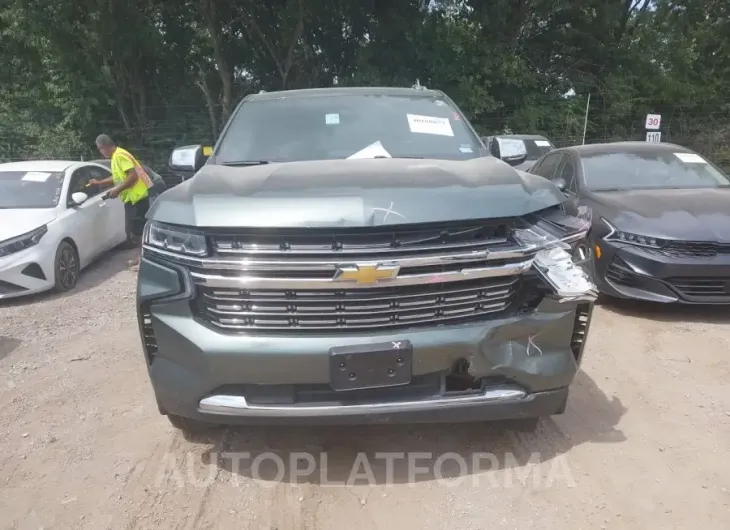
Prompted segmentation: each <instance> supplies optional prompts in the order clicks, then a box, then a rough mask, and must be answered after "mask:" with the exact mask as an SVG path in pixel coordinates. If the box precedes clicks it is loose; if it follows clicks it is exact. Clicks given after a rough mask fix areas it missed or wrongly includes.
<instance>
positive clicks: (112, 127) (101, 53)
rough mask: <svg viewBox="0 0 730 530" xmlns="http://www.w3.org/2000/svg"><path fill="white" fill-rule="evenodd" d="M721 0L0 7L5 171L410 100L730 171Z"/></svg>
mask: <svg viewBox="0 0 730 530" xmlns="http://www.w3.org/2000/svg"><path fill="white" fill-rule="evenodd" d="M728 35H730V3H728V2H727V0H584V1H582V2H575V1H572V0H490V1H485V0H439V1H430V0H368V1H362V0H360V1H356V0H318V1H315V0H272V1H270V2H257V1H255V0H179V1H176V2H170V1H165V0H123V1H122V0H120V1H114V2H110V1H109V0H6V1H5V2H3V3H2V4H0V49H1V50H2V53H3V63H4V64H3V68H2V69H0V160H5V159H13V158H23V157H72V158H78V157H79V156H84V157H90V156H95V153H94V150H93V138H94V137H95V136H96V134H98V133H99V132H107V133H109V134H112V135H114V136H115V137H117V138H118V139H119V141H120V142H123V143H124V144H126V145H129V146H130V147H134V148H135V149H137V150H138V151H140V152H141V153H142V156H144V157H146V158H147V159H148V160H149V161H150V162H151V163H152V162H154V163H157V164H160V165H164V163H165V161H166V158H167V155H168V154H169V150H170V149H171V148H172V147H173V146H174V145H176V144H177V145H180V144H183V143H190V142H206V143H211V142H214V141H215V139H216V137H217V134H218V133H219V131H220V129H221V127H222V125H223V123H224V121H225V119H226V118H227V116H228V115H229V113H230V112H231V111H232V110H233V108H234V107H235V105H236V103H237V102H238V101H239V100H240V99H241V98H242V97H243V96H245V95H246V94H248V93H250V92H252V91H258V90H261V89H265V90H279V89H282V88H287V89H291V88H302V87H315V86H316V87H319V86H332V85H336V84H339V85H399V86H410V85H411V84H413V83H414V82H415V81H416V79H418V80H420V82H421V83H422V84H424V85H426V86H428V87H430V88H438V89H441V90H443V91H444V92H446V93H447V94H448V95H449V96H450V97H452V98H453V99H454V100H455V101H456V102H457V103H458V104H459V105H460V106H461V107H462V109H463V110H464V111H465V112H466V113H467V114H468V115H469V117H470V119H471V120H472V121H473V123H474V125H475V127H476V128H477V129H478V130H479V131H480V132H481V133H482V134H490V133H495V132H500V131H504V130H512V131H514V132H518V131H519V132H540V133H543V134H547V135H549V136H550V137H551V138H552V139H553V140H554V141H555V142H556V143H558V144H561V145H569V144H573V143H579V142H580V141H582V137H583V124H584V113H585V106H586V102H587V97H588V95H589V94H590V96H591V109H590V113H589V120H588V127H587V135H586V140H587V141H589V142H591V141H604V140H619V139H640V138H641V136H642V133H643V121H642V120H643V116H644V115H645V114H646V113H647V112H661V113H662V114H663V116H664V126H663V130H664V139H666V140H667V141H673V142H677V143H684V144H687V145H689V146H691V147H693V148H696V149H698V150H701V151H703V152H704V153H706V154H708V155H709V156H711V157H713V158H714V159H715V160H717V161H718V162H719V163H721V164H723V165H725V167H728V166H730V126H729V125H728V116H729V115H730V83H728V80H730V43H729V42H730V41H728V39H727V36H728Z"/></svg>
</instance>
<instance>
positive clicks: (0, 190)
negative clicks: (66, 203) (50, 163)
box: [0, 170, 64, 209]
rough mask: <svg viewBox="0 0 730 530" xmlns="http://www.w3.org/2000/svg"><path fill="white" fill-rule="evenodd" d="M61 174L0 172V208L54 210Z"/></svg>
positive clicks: (59, 191)
mask: <svg viewBox="0 0 730 530" xmlns="http://www.w3.org/2000/svg"><path fill="white" fill-rule="evenodd" d="M63 175H64V174H63V173H52V172H45V171H2V170H0V208H3V209H11V208H13V209H14V208H55V207H56V206H57V205H58V200H59V199H60V197H61V189H62V187H63Z"/></svg>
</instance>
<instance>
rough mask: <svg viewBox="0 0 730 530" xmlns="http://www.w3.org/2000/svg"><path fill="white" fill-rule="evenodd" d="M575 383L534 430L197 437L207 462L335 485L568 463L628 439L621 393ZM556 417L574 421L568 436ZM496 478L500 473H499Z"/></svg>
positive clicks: (484, 427)
mask: <svg viewBox="0 0 730 530" xmlns="http://www.w3.org/2000/svg"><path fill="white" fill-rule="evenodd" d="M571 388H572V389H571V394H570V398H569V404H568V409H567V411H566V413H565V414H564V415H562V416H558V417H553V418H546V419H542V420H541V421H540V423H539V425H538V428H537V430H536V431H535V432H530V433H525V432H519V431H514V430H511V429H510V428H509V427H508V424H506V423H498V422H494V423H456V424H433V425H393V426H372V427H351V426H350V427H306V428H305V427H301V428H299V427H254V428H245V429H241V428H225V429H223V428H221V429H216V430H214V431H212V432H211V433H209V435H208V436H206V437H200V438H198V439H196V440H191V441H197V442H199V443H205V444H212V447H211V446H209V447H208V448H207V449H206V450H205V451H204V453H203V455H202V460H203V463H204V464H210V465H217V466H219V467H220V468H221V469H223V470H226V471H228V472H231V473H234V474H235V475H239V476H244V477H249V478H253V479H255V480H260V481H274V482H281V481H284V482H291V483H313V484H319V485H334V486H337V485H340V486H341V485H360V484H370V485H372V484H404V483H414V482H425V481H431V480H445V479H446V480H448V479H457V478H461V477H466V476H473V475H476V474H484V473H485V472H487V475H489V473H488V472H490V471H491V472H494V471H499V470H513V469H514V470H520V471H521V473H522V474H524V473H525V472H526V471H527V472H529V471H530V470H531V469H533V471H534V469H535V468H532V467H529V466H528V464H535V463H541V462H548V463H549V464H548V466H547V467H550V466H551V465H552V464H553V463H554V464H557V465H558V467H559V468H560V467H561V466H562V468H561V469H563V470H565V469H566V466H567V469H568V470H569V467H570V462H569V459H567V458H563V456H564V455H566V453H567V452H568V451H569V450H570V449H571V448H572V447H574V446H576V445H580V444H583V443H587V442H590V443H620V442H622V441H624V440H625V439H626V438H625V437H624V435H623V433H622V432H621V431H620V430H618V429H617V424H618V422H619V420H620V418H621V417H622V416H623V414H624V413H625V412H626V408H625V407H624V406H623V405H622V404H621V401H620V400H619V399H617V398H613V399H610V400H609V399H608V397H607V396H606V395H605V394H604V393H603V392H602V391H601V390H600V389H599V388H598V386H597V385H596V384H595V382H594V381H593V380H592V379H591V377H590V376H589V375H588V374H586V373H584V372H579V374H578V376H577V377H576V380H575V382H574V386H573V387H571ZM573 404H579V407H577V408H576V407H574V406H573ZM554 418H557V419H558V421H559V423H560V424H563V425H569V426H570V429H569V431H570V434H569V435H568V434H567V433H566V432H565V431H564V430H563V429H561V427H560V426H559V425H558V423H557V422H556V419H554ZM567 430H568V429H566V431H567ZM506 475H507V476H510V475H509V473H507V474H506ZM482 476H485V475H480V477H482ZM500 476H501V477H502V478H505V475H504V474H503V475H500ZM492 477H493V479H495V480H496V478H495V477H496V474H495V475H492ZM543 478H545V477H543Z"/></svg>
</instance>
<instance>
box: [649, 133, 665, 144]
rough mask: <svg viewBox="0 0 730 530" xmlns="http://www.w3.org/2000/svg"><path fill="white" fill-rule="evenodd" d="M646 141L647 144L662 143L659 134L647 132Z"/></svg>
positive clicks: (660, 134)
mask: <svg viewBox="0 0 730 530" xmlns="http://www.w3.org/2000/svg"><path fill="white" fill-rule="evenodd" d="M646 141H647V142H649V143H655V144H658V143H660V142H661V141H662V133H660V132H648V133H646Z"/></svg>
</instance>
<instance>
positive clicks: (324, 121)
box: [216, 94, 480, 164]
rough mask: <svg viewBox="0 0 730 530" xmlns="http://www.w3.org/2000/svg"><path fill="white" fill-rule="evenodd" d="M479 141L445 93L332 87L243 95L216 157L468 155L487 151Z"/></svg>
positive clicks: (293, 158) (292, 158) (238, 159)
mask: <svg viewBox="0 0 730 530" xmlns="http://www.w3.org/2000/svg"><path fill="white" fill-rule="evenodd" d="M479 149H480V142H479V139H478V138H477V137H476V135H475V134H474V133H473V132H472V130H471V129H470V128H469V127H468V126H467V124H466V123H465V122H464V119H463V118H462V116H461V115H460V114H459V113H458V112H457V110H456V109H455V108H453V107H452V106H451V105H450V104H449V103H447V102H446V101H445V100H444V99H441V98H437V97H433V98H429V97H423V96H410V97H409V96H391V95H388V96H384V95H364V94H362V95H337V96H331V95H327V96H312V97H292V98H279V99H273V100H260V101H250V102H246V103H244V104H243V106H242V107H241V108H240V110H239V111H238V112H237V113H236V115H235V116H234V117H233V119H232V121H231V124H230V126H229V128H228V130H227V132H226V133H225V135H224V136H223V138H222V139H221V143H220V146H219V148H218V151H217V153H216V163H219V164H226V163H229V164H230V163H235V162H241V161H259V160H260V161H271V162H292V161H301V160H328V159H343V158H349V157H351V156H353V155H355V156H356V157H361V158H373V157H376V156H384V157H388V156H390V157H400V158H406V157H408V158H410V157H413V158H442V159H453V160H463V159H468V158H474V157H477V156H480V153H479ZM363 150H364V151H363Z"/></svg>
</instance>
